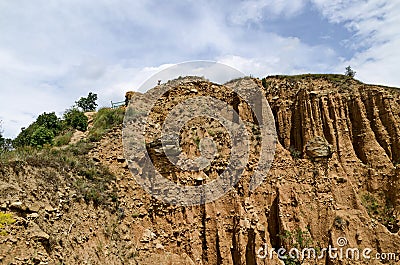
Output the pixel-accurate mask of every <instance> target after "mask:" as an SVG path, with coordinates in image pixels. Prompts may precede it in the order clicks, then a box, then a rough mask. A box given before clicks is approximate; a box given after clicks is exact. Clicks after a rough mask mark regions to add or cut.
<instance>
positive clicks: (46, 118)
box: [36, 112, 61, 135]
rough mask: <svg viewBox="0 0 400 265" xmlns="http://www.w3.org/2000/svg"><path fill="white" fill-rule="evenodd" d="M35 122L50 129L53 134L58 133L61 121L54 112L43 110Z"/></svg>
mask: <svg viewBox="0 0 400 265" xmlns="http://www.w3.org/2000/svg"><path fill="white" fill-rule="evenodd" d="M36 124H37V125H38V126H43V127H45V128H47V129H49V130H51V131H52V132H53V134H54V135H56V134H58V133H59V131H60V130H61V121H60V119H59V118H58V117H57V115H56V114H55V112H51V113H46V112H44V113H43V114H41V115H39V117H38V118H37V119H36Z"/></svg>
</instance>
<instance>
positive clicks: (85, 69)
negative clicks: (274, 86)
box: [0, 0, 400, 137]
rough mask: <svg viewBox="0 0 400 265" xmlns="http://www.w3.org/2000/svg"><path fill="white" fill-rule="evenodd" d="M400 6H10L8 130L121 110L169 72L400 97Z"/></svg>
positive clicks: (3, 84) (5, 20)
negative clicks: (293, 80)
mask: <svg viewBox="0 0 400 265" xmlns="http://www.w3.org/2000/svg"><path fill="white" fill-rule="evenodd" d="M398 25H400V1H393V0H336V1H335V0H246V1H239V0H219V1H215V0H205V1H202V0H196V1H194V0H170V1H164V0H135V1H128V0H113V1H111V0H86V1H81V0H65V1H63V0H58V1H52V0H46V1H44V0H36V1H29V0H18V1H7V0H0V120H2V129H3V135H4V136H6V137H15V136H16V135H17V134H18V133H19V132H20V129H21V127H27V126H28V125H29V124H30V123H31V122H32V121H34V120H35V119H36V117H37V116H38V115H40V114H41V113H43V112H53V111H54V112H56V113H57V115H59V116H61V115H62V113H63V112H64V111H65V109H67V108H70V107H71V106H72V105H73V104H74V102H75V101H76V100H78V99H79V98H80V97H83V96H87V94H88V93H89V92H94V93H97V94H98V96H99V100H98V104H99V107H108V106H110V101H114V102H115V101H122V100H124V95H125V92H126V91H129V90H133V91H135V90H138V88H139V87H140V85H141V84H142V83H143V82H145V81H146V79H147V78H149V77H150V76H152V75H153V74H155V73H157V72H158V71H160V70H162V69H165V68H166V67H168V66H171V65H174V64H177V63H181V62H187V61H193V60H209V61H217V62H219V63H223V64H227V65H229V66H231V67H234V68H236V69H238V70H240V71H242V72H243V73H245V74H246V75H252V76H255V77H265V76H268V75H274V74H299V73H344V71H345V67H346V66H348V65H350V66H351V67H352V68H353V69H354V70H355V71H356V72H357V74H356V78H357V79H359V80H361V81H362V82H365V83H374V84H381V85H388V86H396V87H400V71H399V69H400V67H398V62H399V61H400V48H399V47H400V27H399V26H398Z"/></svg>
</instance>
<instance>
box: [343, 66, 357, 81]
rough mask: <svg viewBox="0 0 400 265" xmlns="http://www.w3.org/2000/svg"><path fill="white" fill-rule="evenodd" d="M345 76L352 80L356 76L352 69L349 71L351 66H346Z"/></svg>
mask: <svg viewBox="0 0 400 265" xmlns="http://www.w3.org/2000/svg"><path fill="white" fill-rule="evenodd" d="M344 74H345V75H347V76H349V77H351V78H354V77H355V76H356V71H354V70H353V69H351V66H350V65H349V66H347V67H346V72H345V73H344Z"/></svg>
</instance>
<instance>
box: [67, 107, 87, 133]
mask: <svg viewBox="0 0 400 265" xmlns="http://www.w3.org/2000/svg"><path fill="white" fill-rule="evenodd" d="M64 122H65V125H66V126H67V127H72V128H74V129H77V130H79V131H82V132H84V131H86V130H87V126H88V118H87V117H86V115H85V113H83V112H82V111H80V110H78V109H77V108H72V109H69V110H67V111H66V112H65V113H64Z"/></svg>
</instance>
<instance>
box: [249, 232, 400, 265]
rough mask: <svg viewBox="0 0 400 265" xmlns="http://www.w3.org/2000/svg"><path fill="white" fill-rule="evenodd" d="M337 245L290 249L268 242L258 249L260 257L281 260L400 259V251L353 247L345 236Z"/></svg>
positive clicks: (338, 240)
mask: <svg viewBox="0 0 400 265" xmlns="http://www.w3.org/2000/svg"><path fill="white" fill-rule="evenodd" d="M336 244H337V247H334V246H332V245H328V247H327V248H314V247H305V248H302V249H298V248H291V249H289V250H287V249H285V248H283V247H281V248H278V249H276V248H272V247H271V248H270V247H268V245H267V244H264V246H262V247H260V248H259V249H258V251H257V257H258V258H259V259H273V258H274V257H277V258H278V259H281V260H287V259H291V260H298V261H304V260H325V259H326V258H328V259H332V260H353V261H358V260H380V261H395V262H399V261H400V253H383V252H381V253H375V254H374V253H373V250H372V249H371V248H363V249H360V248H351V247H350V246H348V240H347V239H346V238H345V237H339V238H338V239H337V241H336Z"/></svg>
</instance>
